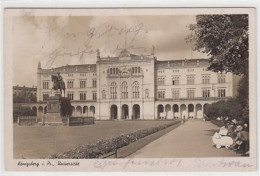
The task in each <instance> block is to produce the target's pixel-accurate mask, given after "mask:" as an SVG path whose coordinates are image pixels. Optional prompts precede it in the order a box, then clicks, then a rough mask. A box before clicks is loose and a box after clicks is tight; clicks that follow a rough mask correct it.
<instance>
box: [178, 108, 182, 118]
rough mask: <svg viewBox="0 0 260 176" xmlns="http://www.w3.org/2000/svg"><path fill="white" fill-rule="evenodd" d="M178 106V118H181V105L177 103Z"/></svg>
mask: <svg viewBox="0 0 260 176" xmlns="http://www.w3.org/2000/svg"><path fill="white" fill-rule="evenodd" d="M178 108H179V115H178V116H179V118H180V119H181V118H182V116H181V106H180V105H178Z"/></svg>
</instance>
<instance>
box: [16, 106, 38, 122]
mask: <svg viewBox="0 0 260 176" xmlns="http://www.w3.org/2000/svg"><path fill="white" fill-rule="evenodd" d="M36 115H37V112H35V111H33V110H32V109H31V108H30V107H21V106H19V107H14V110H13V122H17V119H18V116H36Z"/></svg>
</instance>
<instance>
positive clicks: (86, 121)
mask: <svg viewBox="0 0 260 176" xmlns="http://www.w3.org/2000/svg"><path fill="white" fill-rule="evenodd" d="M94 123H95V121H94V117H69V118H68V122H67V124H68V125H69V126H77V125H92V124H94Z"/></svg>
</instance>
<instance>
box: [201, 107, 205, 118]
mask: <svg viewBox="0 0 260 176" xmlns="http://www.w3.org/2000/svg"><path fill="white" fill-rule="evenodd" d="M201 111H202V118H203V119H204V105H202V106H201Z"/></svg>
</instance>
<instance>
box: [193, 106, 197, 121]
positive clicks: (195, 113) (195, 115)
mask: <svg viewBox="0 0 260 176" xmlns="http://www.w3.org/2000/svg"><path fill="white" fill-rule="evenodd" d="M193 106H194V118H195V119H197V112H196V105H193Z"/></svg>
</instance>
